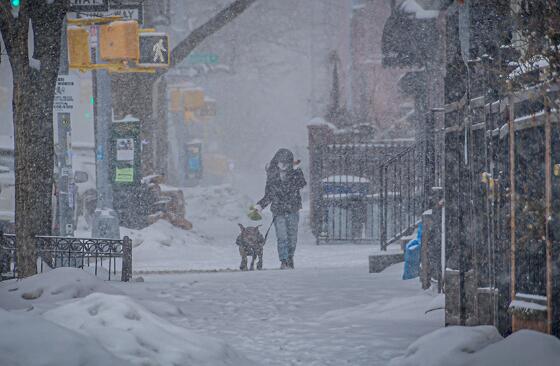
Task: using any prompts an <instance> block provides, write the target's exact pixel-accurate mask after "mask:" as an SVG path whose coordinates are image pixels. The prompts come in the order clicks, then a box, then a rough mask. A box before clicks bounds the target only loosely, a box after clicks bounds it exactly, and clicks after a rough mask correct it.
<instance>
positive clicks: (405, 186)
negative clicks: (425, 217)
mask: <svg viewBox="0 0 560 366" xmlns="http://www.w3.org/2000/svg"><path fill="white" fill-rule="evenodd" d="M424 146H425V144H424V142H423V141H417V142H416V143H414V144H413V145H412V146H410V147H408V148H407V149H405V150H404V151H401V152H400V153H398V154H396V155H395V156H393V157H392V158H390V159H389V160H387V161H384V162H382V163H381V165H380V167H379V177H380V187H379V188H380V189H379V226H380V242H381V243H380V244H381V249H382V250H386V249H387V246H388V245H390V244H391V243H393V242H395V241H396V240H398V239H400V238H401V237H403V236H405V235H409V234H411V233H412V231H413V230H414V228H415V227H416V226H417V225H418V223H419V222H420V219H421V217H422V212H424V210H425V208H426V199H425V194H424V193H425V182H424V177H425V165H424V163H423V162H424V156H425V151H424Z"/></svg>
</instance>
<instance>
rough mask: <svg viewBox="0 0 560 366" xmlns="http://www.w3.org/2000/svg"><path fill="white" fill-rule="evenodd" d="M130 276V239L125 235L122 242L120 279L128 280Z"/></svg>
mask: <svg viewBox="0 0 560 366" xmlns="http://www.w3.org/2000/svg"><path fill="white" fill-rule="evenodd" d="M131 277H132V240H131V239H130V238H129V237H128V236H125V237H124V238H123V244H122V272H121V281H123V282H128V281H129V280H130V278H131Z"/></svg>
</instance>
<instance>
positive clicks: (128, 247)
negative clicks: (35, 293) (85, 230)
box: [0, 232, 132, 282]
mask: <svg viewBox="0 0 560 366" xmlns="http://www.w3.org/2000/svg"><path fill="white" fill-rule="evenodd" d="M36 240H37V241H36V248H37V257H38V260H37V271H38V272H43V271H45V270H48V269H52V268H58V267H75V268H82V269H89V271H90V272H92V273H93V274H94V275H96V276H101V275H103V276H107V279H108V280H111V279H114V278H115V276H116V275H117V273H118V272H120V273H121V281H125V282H126V281H129V280H130V278H131V276H132V240H131V239H130V238H129V237H128V236H125V237H124V238H123V239H122V240H118V239H92V238H74V237H62V236H36ZM0 274H1V275H2V279H7V278H15V277H16V276H17V245H16V237H15V235H13V234H4V233H1V232H0Z"/></svg>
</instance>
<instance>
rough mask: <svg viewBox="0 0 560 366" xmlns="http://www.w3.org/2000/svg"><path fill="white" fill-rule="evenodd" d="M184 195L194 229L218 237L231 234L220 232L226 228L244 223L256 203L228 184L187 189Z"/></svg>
mask: <svg viewBox="0 0 560 366" xmlns="http://www.w3.org/2000/svg"><path fill="white" fill-rule="evenodd" d="M263 187H264V182H263ZM183 193H184V195H185V202H186V203H187V209H186V211H187V218H188V219H189V220H191V221H192V223H193V225H194V228H195V229H196V228H197V227H198V228H201V229H203V230H204V232H207V233H208V232H214V233H215V234H217V235H220V234H224V233H225V234H229V232H228V231H222V230H220V228H224V226H225V227H226V228H227V227H228V226H229V225H232V224H233V225H232V227H237V226H236V224H237V223H238V222H241V223H244V222H245V221H246V220H247V212H248V210H249V207H250V206H251V204H253V203H254V202H253V200H251V199H250V198H249V197H247V196H246V195H243V194H242V193H240V192H239V191H238V190H236V189H234V188H233V187H231V186H230V185H228V184H223V185H217V186H210V187H195V188H186V189H184V190H183ZM224 229H225V228H224ZM235 231H236V230H235Z"/></svg>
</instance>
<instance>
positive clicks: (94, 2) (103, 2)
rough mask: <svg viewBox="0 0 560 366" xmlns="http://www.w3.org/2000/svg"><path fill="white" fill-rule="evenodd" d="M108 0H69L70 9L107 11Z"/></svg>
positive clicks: (77, 10) (75, 10)
mask: <svg viewBox="0 0 560 366" xmlns="http://www.w3.org/2000/svg"><path fill="white" fill-rule="evenodd" d="M107 10H109V0H70V11H72V12H81V11H107Z"/></svg>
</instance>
